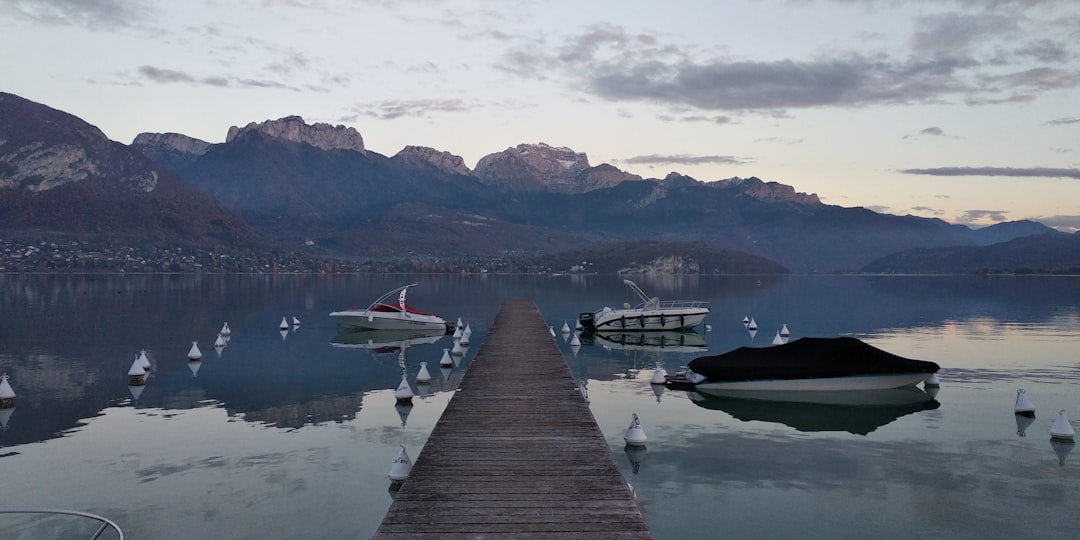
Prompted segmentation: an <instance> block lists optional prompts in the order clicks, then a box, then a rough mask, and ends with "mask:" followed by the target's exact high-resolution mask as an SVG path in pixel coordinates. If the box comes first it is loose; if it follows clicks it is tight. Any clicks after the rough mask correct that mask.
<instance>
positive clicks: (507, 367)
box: [375, 301, 652, 540]
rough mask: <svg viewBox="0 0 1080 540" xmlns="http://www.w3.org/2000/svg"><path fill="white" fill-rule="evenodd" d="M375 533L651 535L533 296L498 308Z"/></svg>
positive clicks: (382, 538) (389, 537)
mask: <svg viewBox="0 0 1080 540" xmlns="http://www.w3.org/2000/svg"><path fill="white" fill-rule="evenodd" d="M375 538H376V539H379V540H396V539H420V538H423V539H432V538H445V539H463V538H499V539H503V538H509V539H514V538H530V539H534V538H535V539H545V538H613V539H631V538H633V539H640V538H652V534H651V533H650V532H649V529H648V526H647V525H646V524H645V520H644V518H643V517H642V515H641V511H640V509H639V508H638V507H637V504H636V503H635V501H634V500H633V498H632V496H631V494H630V491H629V489H628V488H627V485H626V481H625V480H624V479H623V476H622V474H621V473H620V472H619V469H618V467H617V466H616V465H615V460H614V458H613V457H612V455H611V450H610V448H609V447H608V445H607V442H606V441H605V440H604V436H603V434H602V433H601V432H600V428H599V427H597V425H596V420H595V419H594V418H593V415H592V411H590V410H589V405H588V403H587V402H585V400H584V399H583V398H582V396H581V394H580V393H579V392H578V391H577V390H576V389H575V388H574V380H573V377H572V376H571V374H570V368H569V367H568V366H567V365H566V362H565V361H564V360H563V355H562V353H561V352H560V351H559V348H558V346H557V345H556V344H555V341H554V338H552V337H551V334H550V332H549V331H548V327H547V325H546V324H545V323H544V320H543V318H542V317H541V315H540V311H539V310H538V309H537V307H536V305H535V304H534V303H533V302H529V301H509V302H506V303H504V304H503V305H502V308H501V309H500V311H499V314H498V315H497V316H496V318H495V322H494V323H493V324H492V327H491V330H490V331H489V332H488V334H487V338H486V339H485V340H484V343H483V345H481V347H480V350H479V352H478V353H477V354H476V357H475V358H474V359H473V360H472V363H471V364H470V366H469V370H468V372H466V374H465V377H464V379H462V381H461V385H460V390H459V391H458V392H457V393H455V394H454V397H453V398H452V399H451V400H450V403H449V404H448V405H447V408H446V410H445V411H444V412H443V414H442V417H441V418H440V419H439V422H438V423H437V424H436V425H435V428H434V429H433V430H432V432H431V436H430V437H428V440H427V443H426V444H425V445H424V448H423V450H422V451H421V452H420V454H419V456H418V457H417V459H416V463H415V464H414V466H413V469H412V473H411V474H410V475H409V479H408V480H406V481H405V484H404V485H403V486H402V488H401V491H399V492H398V494H397V496H396V497H395V499H394V502H393V503H392V504H391V506H390V509H389V510H388V511H387V513H386V517H385V518H383V521H382V524H381V525H380V526H379V530H378V532H377V533H376V535H375Z"/></svg>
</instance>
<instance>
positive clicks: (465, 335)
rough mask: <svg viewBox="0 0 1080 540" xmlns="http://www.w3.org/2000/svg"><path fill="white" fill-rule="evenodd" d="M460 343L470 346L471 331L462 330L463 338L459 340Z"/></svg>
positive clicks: (463, 345)
mask: <svg viewBox="0 0 1080 540" xmlns="http://www.w3.org/2000/svg"><path fill="white" fill-rule="evenodd" d="M458 343H460V344H461V346H462V347H468V346H469V333H468V332H462V333H461V339H459V340H458Z"/></svg>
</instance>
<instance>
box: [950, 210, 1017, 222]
mask: <svg viewBox="0 0 1080 540" xmlns="http://www.w3.org/2000/svg"><path fill="white" fill-rule="evenodd" d="M983 219H989V220H990V221H995V222H1002V221H1008V219H1009V218H1008V213H1007V212H1005V211H1004V210H968V211H966V212H964V213H963V214H961V215H960V216H958V217H957V218H956V221H957V223H962V224H965V225H966V224H970V223H977V222H979V221H980V220H983Z"/></svg>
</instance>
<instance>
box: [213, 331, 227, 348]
mask: <svg viewBox="0 0 1080 540" xmlns="http://www.w3.org/2000/svg"><path fill="white" fill-rule="evenodd" d="M224 346H225V336H223V335H221V334H218V337H217V339H215V340H214V347H215V348H218V349H220V348H222V347H224Z"/></svg>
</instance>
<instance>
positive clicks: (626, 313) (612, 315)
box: [593, 308, 709, 332]
mask: <svg viewBox="0 0 1080 540" xmlns="http://www.w3.org/2000/svg"><path fill="white" fill-rule="evenodd" d="M708 314H709V310H708V308H686V309H666V310H639V309H613V310H608V311H601V312H599V313H597V314H596V315H595V316H594V318H593V326H594V327H595V328H596V330H598V331H603V330H629V331H637V332H656V331H662V330H685V329H689V328H694V327H696V326H697V325H699V324H701V322H702V321H704V320H705V316H706V315H708Z"/></svg>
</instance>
